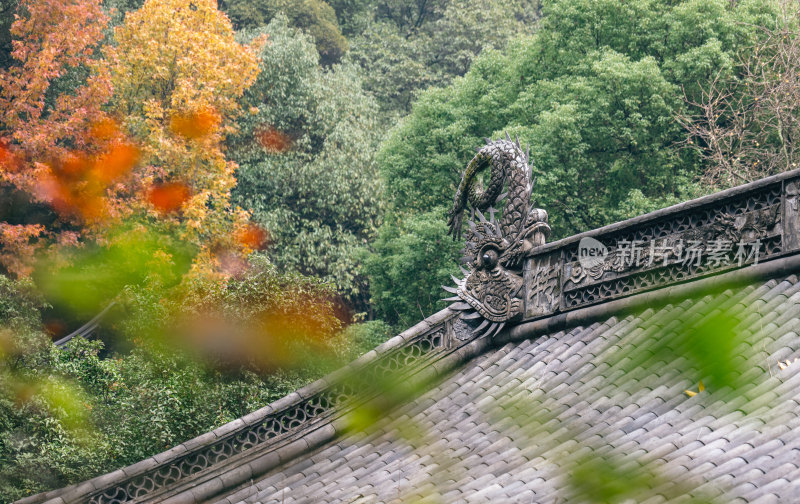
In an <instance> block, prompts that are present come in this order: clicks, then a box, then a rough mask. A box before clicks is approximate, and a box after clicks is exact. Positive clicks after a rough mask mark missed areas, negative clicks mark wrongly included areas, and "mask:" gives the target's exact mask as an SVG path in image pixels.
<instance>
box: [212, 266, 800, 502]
mask: <svg viewBox="0 0 800 504" xmlns="http://www.w3.org/2000/svg"><path fill="white" fill-rule="evenodd" d="M798 304H800V282H798V279H797V277H796V276H794V275H792V276H789V277H783V278H780V279H773V280H769V281H766V282H759V283H757V284H753V285H748V286H746V287H741V288H737V289H729V290H726V291H725V292H723V293H722V294H719V295H709V296H706V297H704V298H701V299H699V300H686V301H684V302H681V303H677V304H668V305H667V306H664V307H661V308H657V309H653V308H649V309H644V310H642V311H641V312H640V313H637V314H636V315H628V316H625V317H614V316H611V317H608V318H606V319H604V320H602V321H598V322H594V323H592V324H588V325H579V326H576V327H573V328H570V329H569V330H563V331H557V332H553V333H549V334H544V335H541V336H538V337H535V338H531V339H525V340H522V341H519V342H513V343H507V344H505V345H503V346H502V347H500V348H497V349H493V350H491V351H488V352H486V353H484V354H483V355H481V356H480V357H477V358H475V359H473V360H472V361H470V362H468V363H467V364H465V365H464V366H462V367H461V368H460V369H459V370H458V371H457V372H455V373H454V374H453V375H452V376H449V377H448V378H447V379H445V380H444V381H442V382H441V383H439V384H438V385H436V386H435V387H434V388H433V389H432V390H430V391H428V392H427V393H425V394H424V395H423V396H422V397H420V398H419V399H417V400H415V401H413V402H411V403H409V404H407V405H405V406H403V407H401V408H399V409H397V410H396V411H394V412H392V413H391V414H389V415H387V416H386V417H385V418H383V419H382V420H381V421H379V422H378V423H377V424H376V425H375V426H374V428H373V429H369V430H368V431H367V432H356V433H353V434H349V435H346V436H343V437H342V438H340V439H337V440H335V441H333V442H331V443H328V444H326V445H325V446H322V447H320V448H318V449H316V450H314V451H313V452H309V453H306V454H304V455H303V456H301V457H298V458H297V459H295V460H293V461H291V462H290V463H288V464H285V465H284V466H282V467H280V468H278V469H276V470H275V471H272V472H271V473H269V474H267V475H264V476H262V477H260V478H258V479H256V480H254V481H253V482H252V483H248V484H247V485H246V486H245V488H243V489H241V490H239V491H236V492H234V493H233V494H232V495H229V496H227V497H226V498H224V499H220V502H225V503H234V502H248V503H249V502H265V503H266V502H276V503H277V502H281V503H283V502H286V503H293V502H417V501H420V502H421V501H423V500H425V499H431V502H526V503H527V502H547V503H550V502H577V501H580V500H581V499H580V497H586V495H585V494H583V495H582V494H581V491H583V492H586V491H587V490H585V489H583V490H582V489H580V488H577V489H576V488H573V487H574V486H575V484H576V483H580V481H578V482H571V478H576V476H575V473H576V472H577V471H580V470H581V468H582V467H585V466H587V465H588V466H589V467H592V463H593V462H592V460H593V459H595V460H596V459H597V458H599V459H600V460H602V461H603V463H608V464H614V465H615V466H614V467H613V469H614V470H615V472H617V473H621V474H624V475H625V476H626V477H630V479H631V483H632V486H631V488H630V489H629V492H630V493H629V494H627V496H628V497H635V501H636V502H654V503H655V502H666V501H672V500H674V499H675V498H676V497H677V496H681V495H693V496H696V497H700V496H704V497H707V498H708V497H711V498H714V497H716V498H718V499H719V500H718V501H719V502H797V501H798V500H800V435H798V434H797V430H796V429H797V428H800V408H798V405H799V404H800V372H798V371H800V365H797V366H791V365H790V366H788V367H786V368H785V369H780V368H779V366H778V364H777V363H778V361H783V360H786V359H789V358H794V357H795V356H797V355H800V354H799V353H798V351H800V336H798V331H799V330H800V319H798V314H800V310H798ZM720 305H725V306H726V307H727V308H728V309H733V310H741V311H745V310H754V311H755V312H756V313H758V314H759V315H760V316H759V317H750V318H749V319H748V321H747V322H746V323H744V324H743V325H742V326H741V327H740V329H741V330H742V331H744V332H745V333H746V334H748V335H749V336H750V337H748V338H745V340H744V341H742V342H741V344H740V346H741V347H740V348H737V349H736V351H735V352H734V358H735V359H736V360H737V367H739V368H740V369H742V370H743V371H744V373H745V374H746V379H747V380H748V382H749V386H746V387H744V388H743V389H740V390H734V389H732V388H720V389H712V387H711V385H710V384H709V385H708V388H706V390H705V391H703V392H700V393H698V394H697V395H694V396H692V397H690V394H687V393H686V392H685V391H686V390H690V389H694V390H693V391H697V390H698V382H697V380H696V379H694V380H693V378H696V374H693V373H691V372H690V371H689V369H690V368H687V366H686V365H685V363H681V362H661V361H659V360H658V359H653V358H652V355H650V353H651V352H652V346H651V345H648V344H647V340H648V339H650V338H653V337H658V338H665V339H668V338H670V337H673V336H675V334H674V331H675V327H676V326H679V322H680V320H681V319H682V318H684V317H686V316H687V314H688V313H690V312H692V311H702V310H704V309H705V308H711V307H715V306H720ZM753 342H755V346H756V351H752V350H753V349H752V346H751V344H752V343H753ZM621 349H622V350H623V351H621ZM623 356H624V357H623ZM621 358H623V359H624V362H623V361H621ZM680 359H684V360H685V358H684V357H680ZM631 361H639V362H642V363H643V365H640V366H636V367H633V368H632V367H631V366H628V365H626V363H628V362H631ZM410 430H413V431H415V432H414V433H413V434H409V433H408V432H409V431H410ZM643 474H644V475H647V478H641V476H642V475H643ZM637 478H638V479H637ZM639 479H640V480H642V481H643V482H644V483H646V484H644V485H639V483H640V481H639Z"/></svg>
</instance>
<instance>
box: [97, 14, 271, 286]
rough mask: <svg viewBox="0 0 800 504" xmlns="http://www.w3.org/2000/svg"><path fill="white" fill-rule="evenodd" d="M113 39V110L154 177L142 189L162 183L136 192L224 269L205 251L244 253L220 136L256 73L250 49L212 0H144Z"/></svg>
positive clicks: (109, 56) (210, 263)
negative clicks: (131, 134) (236, 232)
mask: <svg viewBox="0 0 800 504" xmlns="http://www.w3.org/2000/svg"><path fill="white" fill-rule="evenodd" d="M114 38H115V39H116V45H114V46H108V47H107V48H106V49H105V54H106V59H105V61H104V65H103V69H104V71H105V72H107V73H108V75H109V76H110V78H111V82H112V83H113V86H114V92H115V100H114V106H115V107H116V110H115V111H116V113H118V114H119V115H120V116H122V117H125V123H126V124H127V125H135V128H131V129H130V131H131V132H135V134H136V138H137V140H138V141H139V142H140V143H141V145H142V146H143V152H142V162H143V164H144V165H145V167H144V171H145V172H147V171H149V172H152V173H153V175H152V176H151V177H149V180H147V177H146V178H145V185H149V186H152V184H153V181H161V183H160V184H158V185H156V186H153V187H151V188H150V189H148V190H147V191H140V193H139V194H142V195H144V199H145V201H146V203H147V204H148V205H147V206H149V207H151V208H154V209H155V210H156V213H157V214H158V215H159V217H160V218H161V219H163V221H164V223H166V224H168V226H170V227H169V228H170V229H172V230H174V231H175V232H176V233H177V234H178V236H179V237H180V238H181V239H182V240H184V241H186V242H189V243H193V244H195V245H198V246H199V247H200V249H201V250H205V252H203V253H201V254H198V256H197V257H198V259H197V260H196V261H198V262H203V261H205V265H204V266H203V268H205V269H206V270H209V269H215V270H217V271H220V270H221V269H222V270H224V268H220V266H219V264H218V261H216V260H215V259H214V256H215V255H217V254H216V253H211V251H210V247H212V245H213V246H214V247H215V248H220V247H222V246H221V245H220V244H225V246H224V247H223V248H226V249H230V251H231V252H234V253H239V252H242V249H243V247H242V246H241V245H239V244H238V243H237V240H236V239H235V237H233V236H232V234H233V233H232V231H233V230H235V229H239V228H241V227H242V226H243V225H244V224H245V223H246V221H247V217H248V216H247V214H246V213H245V212H243V211H241V210H240V209H236V208H233V207H232V206H231V203H230V191H231V189H232V188H233V187H234V186H235V184H236V179H235V177H234V173H235V171H236V168H237V166H236V164H235V163H233V162H232V161H229V160H227V159H226V158H225V154H224V152H223V149H222V142H223V140H224V138H225V135H226V133H227V132H229V131H230V130H231V119H232V118H234V117H235V116H237V115H238V114H239V113H240V110H239V105H238V98H239V97H240V96H241V95H242V94H243V93H244V91H245V89H247V87H249V86H250V85H251V84H252V83H253V82H254V81H255V78H256V75H257V73H258V58H257V57H256V54H255V51H254V49H253V47H247V46H243V45H241V44H239V43H237V42H236V40H235V37H234V32H233V28H232V26H231V24H230V21H229V20H228V18H227V17H226V16H225V15H224V14H222V13H221V12H220V11H219V10H217V4H216V2H215V1H214V0H146V1H145V2H144V5H143V6H142V8H141V9H139V10H138V11H135V12H130V13H128V14H127V15H126V17H125V22H124V23H123V24H122V25H121V26H119V27H117V28H116V29H115V32H114ZM263 43H264V41H263V40H261V39H259V41H258V44H263ZM178 210H180V211H178Z"/></svg>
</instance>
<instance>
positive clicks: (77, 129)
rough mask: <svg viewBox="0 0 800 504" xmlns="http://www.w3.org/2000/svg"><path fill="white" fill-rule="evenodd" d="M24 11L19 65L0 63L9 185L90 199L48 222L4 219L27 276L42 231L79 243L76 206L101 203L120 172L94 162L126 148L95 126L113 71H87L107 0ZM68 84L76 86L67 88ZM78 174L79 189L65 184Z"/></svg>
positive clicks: (1, 229) (15, 34)
mask: <svg viewBox="0 0 800 504" xmlns="http://www.w3.org/2000/svg"><path fill="white" fill-rule="evenodd" d="M18 13H19V15H18V17H17V18H16V20H15V21H14V22H13V23H12V24H11V27H10V35H11V37H12V38H13V50H12V52H11V57H12V58H13V64H12V65H11V66H9V67H8V68H6V69H4V70H0V184H2V186H3V189H2V190H3V191H4V192H5V194H6V195H8V196H11V195H12V194H13V190H18V191H22V192H24V193H26V194H28V195H29V197H30V198H31V199H32V200H34V201H40V202H46V203H50V204H52V203H56V204H58V203H59V202H60V203H62V204H63V206H69V205H68V204H69V203H70V202H71V201H67V200H74V201H80V202H81V204H82V208H81V209H76V208H69V211H67V212H64V213H63V214H61V215H59V216H58V218H53V217H49V218H48V219H47V221H48V222H47V223H48V224H51V226H49V227H48V228H47V229H46V228H45V226H44V225H43V223H42V222H27V221H26V220H24V219H22V220H14V219H12V221H11V222H9V221H8V220H6V222H3V223H0V247H2V254H0V261H2V263H3V265H4V267H5V268H6V269H7V270H8V271H10V272H12V273H15V274H17V275H25V274H28V273H29V272H30V263H29V260H30V258H31V256H32V250H33V249H32V247H33V246H34V244H35V242H36V239H37V238H39V237H45V236H48V235H50V236H52V237H55V238H57V240H60V241H62V242H65V243H74V241H75V239H76V236H77V234H76V232H75V230H74V228H75V226H76V225H79V224H80V223H81V221H82V217H83V215H80V214H81V213H82V212H80V211H74V210H88V209H89V207H90V206H91V207H92V208H93V212H96V211H98V210H99V209H100V208H101V206H102V205H101V203H102V201H101V199H102V194H101V193H102V192H103V190H104V189H105V186H106V184H107V183H109V182H110V181H111V179H114V178H116V175H119V174H118V173H117V174H110V173H109V172H108V171H106V170H105V168H106V167H105V166H100V165H99V164H97V163H95V162H94V161H96V160H97V156H100V155H102V152H103V151H104V150H106V152H105V154H109V153H110V152H111V151H113V150H114V149H116V148H118V147H119V146H120V145H121V144H120V143H119V142H120V141H121V140H122V139H121V138H120V137H118V136H116V135H110V136H107V137H106V138H105V139H104V141H102V142H98V141H97V138H95V137H93V136H92V135H91V134H90V133H89V132H91V131H92V130H93V126H94V125H95V124H97V123H98V122H102V121H103V118H104V117H105V116H104V113H103V110H102V106H103V104H104V103H106V101H107V100H108V99H109V97H110V95H111V86H110V83H109V82H108V79H107V78H106V76H105V75H103V74H102V73H98V74H94V75H91V76H88V77H87V76H86V75H87V73H88V72H87V68H88V67H89V66H91V65H92V63H93V61H94V58H95V55H96V49H97V46H98V44H99V43H100V42H101V41H102V39H103V30H104V29H105V27H106V23H107V18H106V16H105V15H104V14H103V11H102V8H101V2H100V1H99V0H49V1H44V2H40V1H29V0H21V1H20V2H19V6H18ZM64 88H69V92H62V90H63V89H64ZM117 154H119V152H117ZM92 156H94V157H93V159H94V161H92V160H90V158H91V157H92ZM130 161H131V159H128V160H127V161H124V162H123V164H125V166H124V167H122V168H123V170H121V171H124V170H126V169H129V168H130V167H131V163H130ZM117 168H119V166H117ZM78 176H80V177H81V178H82V180H81V181H80V182H79V183H78V184H73V185H72V189H73V190H74V191H73V192H72V193H70V194H67V193H66V192H64V191H61V189H63V188H64V187H63V185H62V184H61V182H64V181H65V180H66V179H69V178H75V177H78ZM90 179H91V180H90ZM12 188H13V189H12ZM8 196H7V197H8ZM21 203H22V204H27V202H25V201H22V200H21Z"/></svg>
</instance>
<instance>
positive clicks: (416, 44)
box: [333, 0, 539, 114]
mask: <svg viewBox="0 0 800 504" xmlns="http://www.w3.org/2000/svg"><path fill="white" fill-rule="evenodd" d="M333 5H334V8H336V10H337V13H338V14H339V16H340V17H339V19H341V20H344V19H352V21H351V23H350V24H349V25H345V26H346V28H347V31H346V33H347V34H348V36H349V37H350V41H351V51H350V53H348V58H349V59H350V60H351V61H354V62H356V63H358V64H359V65H360V66H361V67H362V68H363V69H364V75H365V84H366V88H367V89H368V90H370V91H372V92H373V93H374V94H375V95H376V96H377V97H378V98H379V100H380V102H381V107H382V110H383V111H384V112H390V113H391V112H397V113H400V114H404V113H406V112H408V111H409V110H410V107H411V102H412V101H413V99H414V97H415V95H416V94H417V93H418V92H419V91H422V90H424V89H427V88H428V87H430V86H431V85H444V84H447V83H449V82H450V80H452V79H453V77H456V76H460V75H464V73H465V72H466V71H467V70H468V69H469V66H470V64H471V63H472V61H473V60H474V59H475V57H476V56H477V55H478V54H479V53H480V52H481V51H482V50H483V49H486V48H502V47H504V46H505V44H506V43H507V41H509V40H511V39H513V38H515V37H517V36H519V35H520V34H524V33H532V32H533V27H534V24H535V21H536V20H537V19H538V16H539V2H538V0H514V1H511V2H503V3H500V2H494V1H492V0H433V1H430V0H402V1H380V2H377V3H373V4H370V5H359V4H357V3H354V2H333ZM345 16H349V17H345Z"/></svg>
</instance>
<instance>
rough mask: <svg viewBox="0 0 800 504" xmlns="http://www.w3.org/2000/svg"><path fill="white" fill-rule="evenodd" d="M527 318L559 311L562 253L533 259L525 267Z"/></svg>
mask: <svg viewBox="0 0 800 504" xmlns="http://www.w3.org/2000/svg"><path fill="white" fill-rule="evenodd" d="M525 266H526V267H525V274H524V280H525V289H526V291H527V294H526V296H525V317H537V316H540V315H547V314H550V313H553V312H554V311H556V310H557V309H558V303H559V301H560V299H559V296H560V294H561V286H560V285H559V278H560V273H561V253H560V252H556V253H553V254H547V255H543V256H538V257H532V258H530V259H528V260H527V261H526V265H525Z"/></svg>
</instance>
